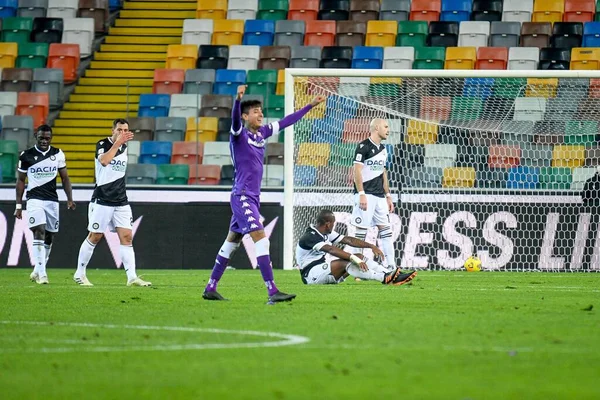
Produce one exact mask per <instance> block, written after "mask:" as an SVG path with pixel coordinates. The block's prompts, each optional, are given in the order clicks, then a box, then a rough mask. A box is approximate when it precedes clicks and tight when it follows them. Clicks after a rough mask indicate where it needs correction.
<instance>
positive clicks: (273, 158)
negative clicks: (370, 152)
mask: <svg viewBox="0 0 600 400" xmlns="http://www.w3.org/2000/svg"><path fill="white" fill-rule="evenodd" d="M284 147H285V146H284V144H283V143H269V145H268V146H267V147H266V149H265V160H266V164H268V165H283V163H284V160H283V158H284V155H285V149H284ZM353 154H354V153H353Z"/></svg>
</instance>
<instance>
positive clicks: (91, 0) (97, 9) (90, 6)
mask: <svg viewBox="0 0 600 400" xmlns="http://www.w3.org/2000/svg"><path fill="white" fill-rule="evenodd" d="M109 15H110V7H109V5H108V0H79V11H78V15H77V16H78V17H80V18H92V19H93V20H94V30H95V31H96V32H105V31H106V26H107V25H108V17H109Z"/></svg>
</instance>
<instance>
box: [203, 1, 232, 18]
mask: <svg viewBox="0 0 600 400" xmlns="http://www.w3.org/2000/svg"><path fill="white" fill-rule="evenodd" d="M196 18H198V19H215V20H216V19H218V20H221V19H225V18H227V0H198V4H197V6H196Z"/></svg>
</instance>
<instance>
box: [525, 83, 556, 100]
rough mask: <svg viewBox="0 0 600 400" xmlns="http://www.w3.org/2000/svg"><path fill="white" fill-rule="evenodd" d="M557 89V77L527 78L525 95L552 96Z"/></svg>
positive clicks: (554, 95)
mask: <svg viewBox="0 0 600 400" xmlns="http://www.w3.org/2000/svg"><path fill="white" fill-rule="evenodd" d="M557 89H558V79H557V78H550V79H544V78H541V79H540V78H528V79H527V88H526V89H525V96H527V97H544V98H546V99H548V98H554V97H556V92H557Z"/></svg>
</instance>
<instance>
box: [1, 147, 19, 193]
mask: <svg viewBox="0 0 600 400" xmlns="http://www.w3.org/2000/svg"><path fill="white" fill-rule="evenodd" d="M18 159H19V143H18V142H17V141H14V140H0V170H1V172H2V183H13V182H15V181H16V176H15V166H16V165H17V161H18Z"/></svg>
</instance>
